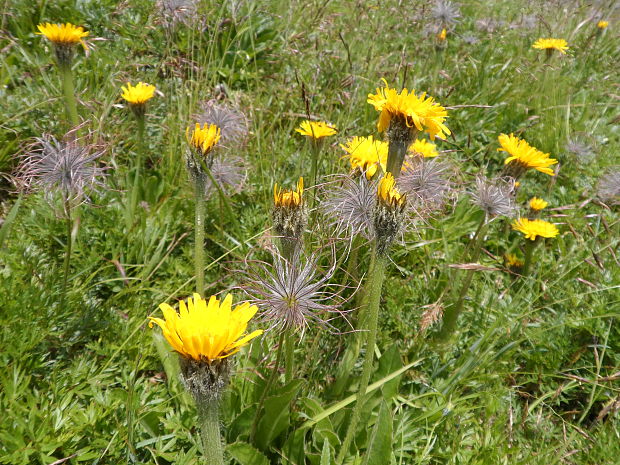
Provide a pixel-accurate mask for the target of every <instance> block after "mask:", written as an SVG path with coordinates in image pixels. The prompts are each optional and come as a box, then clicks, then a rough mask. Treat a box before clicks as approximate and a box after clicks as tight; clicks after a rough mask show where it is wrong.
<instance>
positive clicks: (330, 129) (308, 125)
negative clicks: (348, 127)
mask: <svg viewBox="0 0 620 465" xmlns="http://www.w3.org/2000/svg"><path fill="white" fill-rule="evenodd" d="M295 131H297V132H298V133H299V134H301V135H302V136H307V137H311V138H313V139H322V138H323V137H327V136H333V135H334V134H336V132H337V130H336V127H335V126H331V125H329V124H328V123H324V122H323V121H310V120H304V121H302V122H301V124H300V125H299V127H298V128H297V129H295Z"/></svg>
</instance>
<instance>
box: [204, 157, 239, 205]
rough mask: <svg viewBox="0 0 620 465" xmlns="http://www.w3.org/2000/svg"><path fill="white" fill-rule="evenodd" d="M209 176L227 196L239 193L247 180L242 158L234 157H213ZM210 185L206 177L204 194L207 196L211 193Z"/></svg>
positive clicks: (209, 179)
mask: <svg viewBox="0 0 620 465" xmlns="http://www.w3.org/2000/svg"><path fill="white" fill-rule="evenodd" d="M211 176H213V179H214V180H215V182H216V183H217V185H218V186H219V187H220V189H222V190H223V191H224V192H227V193H229V194H232V193H237V192H241V189H242V188H243V185H244V184H245V180H246V178H247V171H246V166H245V162H244V161H243V159H242V158H240V157H235V156H226V157H223V156H217V157H214V158H213V164H212V165H211ZM212 184H213V182H212V181H211V177H210V176H207V177H206V179H205V194H206V195H207V196H208V195H209V194H210V193H211V192H212V187H213V186H212Z"/></svg>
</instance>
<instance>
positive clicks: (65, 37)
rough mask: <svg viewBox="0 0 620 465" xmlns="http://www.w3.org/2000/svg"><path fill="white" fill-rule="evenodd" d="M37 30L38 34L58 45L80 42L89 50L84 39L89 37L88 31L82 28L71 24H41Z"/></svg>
mask: <svg viewBox="0 0 620 465" xmlns="http://www.w3.org/2000/svg"><path fill="white" fill-rule="evenodd" d="M37 29H39V32H37V34H39V35H43V36H45V37H46V38H47V39H48V40H49V41H51V42H53V43H54V44H56V45H73V44H77V43H78V42H79V43H81V44H82V46H83V47H84V48H85V49H86V48H87V47H86V43H85V42H84V40H83V39H84V37H87V36H88V31H85V30H84V28H83V27H82V26H79V27H78V26H74V25H73V24H71V23H67V24H51V23H45V24H43V23H41V24H39V25H38V26H37Z"/></svg>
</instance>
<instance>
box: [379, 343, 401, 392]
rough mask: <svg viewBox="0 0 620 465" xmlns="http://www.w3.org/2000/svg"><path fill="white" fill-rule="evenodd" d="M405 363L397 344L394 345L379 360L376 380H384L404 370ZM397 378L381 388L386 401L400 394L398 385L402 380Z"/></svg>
mask: <svg viewBox="0 0 620 465" xmlns="http://www.w3.org/2000/svg"><path fill="white" fill-rule="evenodd" d="M402 366H403V362H402V361H401V359H400V352H399V350H398V347H397V346H396V344H392V345H391V346H390V347H389V348H388V349H387V350H386V351H385V352H383V355H382V356H381V358H380V359H379V368H377V371H376V373H375V377H376V378H384V377H385V376H388V375H389V374H390V373H393V372H395V371H398V370H399V369H400V368H402ZM401 377H402V376H397V377H395V378H394V379H393V380H391V381H388V382H387V383H385V384H384V385H383V386H382V387H381V392H382V393H383V397H384V398H385V400H390V399H391V398H393V397H395V396H396V394H398V385H399V384H400V378H401Z"/></svg>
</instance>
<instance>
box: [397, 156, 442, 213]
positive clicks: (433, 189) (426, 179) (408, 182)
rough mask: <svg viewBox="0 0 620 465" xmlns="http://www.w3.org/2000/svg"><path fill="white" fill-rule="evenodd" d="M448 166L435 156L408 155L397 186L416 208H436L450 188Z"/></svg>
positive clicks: (440, 204)
mask: <svg viewBox="0 0 620 465" xmlns="http://www.w3.org/2000/svg"><path fill="white" fill-rule="evenodd" d="M451 176H452V170H451V169H450V166H449V165H448V164H447V163H446V162H444V161H441V160H439V159H437V158H420V157H410V158H409V159H408V160H407V166H406V168H405V170H404V171H403V172H402V173H401V175H400V177H399V178H398V186H399V188H400V189H401V191H402V192H403V193H406V194H407V200H408V202H409V204H411V206H412V207H413V208H414V209H416V210H426V209H433V208H438V207H440V206H442V205H443V203H444V202H445V200H446V198H447V196H448V194H449V193H450V192H451V190H452V186H451V182H450V178H451Z"/></svg>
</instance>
